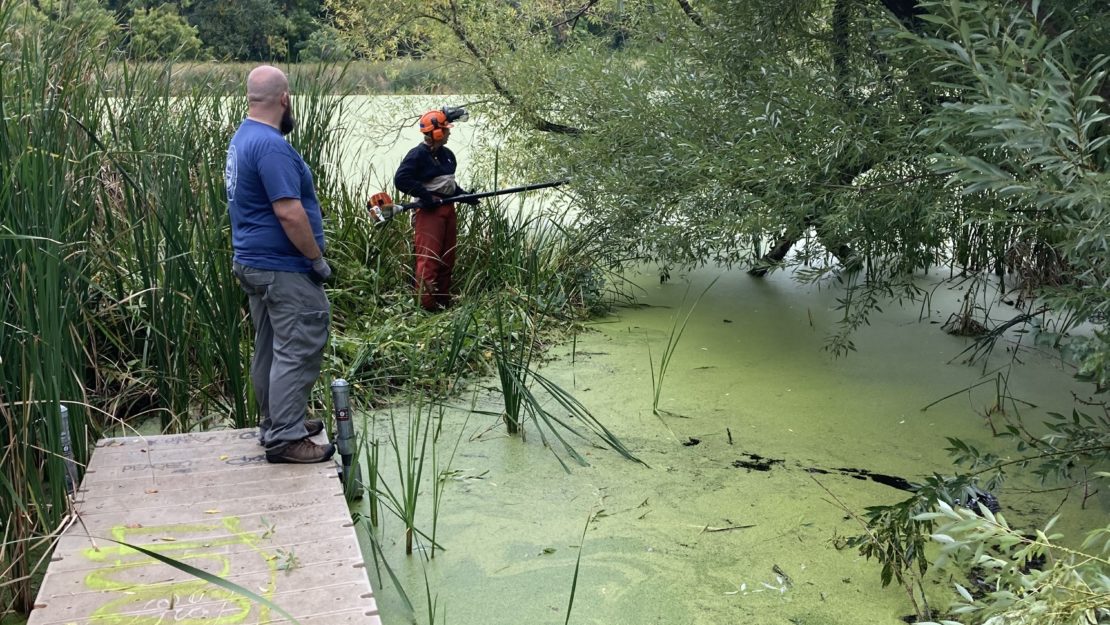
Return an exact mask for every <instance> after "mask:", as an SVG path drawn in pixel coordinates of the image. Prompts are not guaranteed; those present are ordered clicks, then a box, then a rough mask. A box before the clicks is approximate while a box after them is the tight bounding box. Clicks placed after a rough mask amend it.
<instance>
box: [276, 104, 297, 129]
mask: <svg viewBox="0 0 1110 625" xmlns="http://www.w3.org/2000/svg"><path fill="white" fill-rule="evenodd" d="M296 127H297V120H296V119H294V118H293V107H292V106H287V107H285V112H284V113H282V114H281V126H280V127H279V128H278V130H279V131H281V134H282V136H285V135H288V134H289V133H291V132H293V129H294V128H296Z"/></svg>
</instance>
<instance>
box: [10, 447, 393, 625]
mask: <svg viewBox="0 0 1110 625" xmlns="http://www.w3.org/2000/svg"><path fill="white" fill-rule="evenodd" d="M255 432H256V431H255V430H253V429H250V430H226V431H217V432H204V433H198V434H181V435H169V436H148V437H141V438H140V437H136V438H111V439H105V440H102V441H100V442H99V443H98V444H97V446H96V450H95V452H94V453H93V456H92V459H91V461H90V463H89V468H88V471H87V472H86V474H85V477H84V480H83V481H82V482H81V487H80V489H79V490H78V492H77V495H76V500H77V502H78V503H77V505H76V508H77V511H78V513H79V515H78V516H79V520H78V521H77V522H75V523H73V524H71V525H70V526H69V527H68V529H67V530H66V532H65V534H64V535H63V536H62V538H61V539H60V541H59V543H58V545H57V547H56V549H55V551H54V557H53V559H52V561H51V562H50V566H49V568H48V569H47V572H46V576H45V578H44V580H43V583H42V587H41V589H40V590H39V594H38V599H37V601H36V605H35V609H34V610H33V611H32V612H31V616H30V620H29V621H28V625H48V624H57V625H173V624H176V625H254V624H262V623H287V622H289V621H288V620H287V619H285V618H284V617H283V616H282V615H281V614H280V613H279V612H277V611H274V610H271V609H269V608H267V607H265V606H263V605H260V604H258V603H256V602H254V601H252V600H250V599H248V598H246V597H244V596H243V595H240V594H238V593H235V592H231V591H230V590H226V589H224V588H221V587H219V586H216V585H214V584H210V583H208V582H206V581H204V580H201V579H199V578H197V577H193V576H191V575H189V574H187V573H184V572H182V571H179V570H178V569H176V568H173V567H171V566H169V565H167V564H164V563H162V562H159V561H158V560H156V559H154V558H151V557H149V556H148V555H144V554H143V553H141V552H138V551H136V550H134V549H131V548H128V547H124V546H122V545H120V544H118V543H116V542H112V541H113V540H114V541H119V542H123V543H128V544H131V545H135V546H139V547H142V548H144V549H147V550H150V551H152V552H155V553H158V554H162V555H165V556H167V557H170V558H173V559H175V560H179V561H182V562H185V563H187V564H189V565H192V566H195V567H197V568H199V569H203V570H205V571H207V572H209V573H212V574H214V575H217V576H219V577H222V578H224V579H227V580H229V581H231V582H234V583H236V584H238V585H240V586H242V587H244V588H246V589H247V590H250V591H251V592H254V593H256V594H258V595H260V596H262V597H265V598H266V599H268V600H269V601H272V602H273V603H274V604H275V605H277V606H279V607H281V608H282V609H284V610H285V611H287V612H288V613H290V614H291V615H293V616H294V617H295V618H296V619H297V621H298V622H300V623H301V624H302V625H342V624H359V625H380V624H381V620H380V618H379V616H378V609H377V604H376V602H375V601H374V595H373V590H372V589H371V587H370V582H369V579H368V578H367V571H366V566H365V563H364V562H363V558H362V552H361V550H360V548H359V543H358V538H357V536H356V535H355V528H354V526H353V525H352V523H351V517H350V513H349V512H348V509H347V503H346V500H345V499H344V498H343V495H342V488H341V484H340V481H339V479H338V476H337V472H336V467H335V465H334V464H333V463H331V462H325V463H320V464H311V465H290V464H279V465H271V464H268V463H267V462H266V459H265V456H264V454H263V451H262V448H261V447H259V445H258V442H257V439H256V433H255ZM319 436H322V435H319ZM105 539H111V540H105Z"/></svg>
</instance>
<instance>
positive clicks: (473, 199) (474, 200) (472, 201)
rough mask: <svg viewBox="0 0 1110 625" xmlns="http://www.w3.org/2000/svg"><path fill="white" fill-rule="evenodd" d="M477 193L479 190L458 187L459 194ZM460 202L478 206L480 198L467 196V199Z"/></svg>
mask: <svg viewBox="0 0 1110 625" xmlns="http://www.w3.org/2000/svg"><path fill="white" fill-rule="evenodd" d="M475 193H477V191H467V190H466V189H463V188H462V187H459V189H458V194H459V195H473V194H475ZM459 202H460V203H462V204H469V205H470V206H477V205H478V198H476V197H471V198H467V199H465V200H459Z"/></svg>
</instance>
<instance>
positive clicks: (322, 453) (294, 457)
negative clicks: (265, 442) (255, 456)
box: [266, 438, 335, 464]
mask: <svg viewBox="0 0 1110 625" xmlns="http://www.w3.org/2000/svg"><path fill="white" fill-rule="evenodd" d="M333 454H335V445H332V444H331V443H328V444H327V445H317V444H316V443H313V442H312V441H310V440H308V439H307V438H302V439H301V440H299V441H297V442H295V443H289V444H288V445H286V446H285V448H284V449H281V450H279V451H267V452H266V462H270V463H273V464H280V463H291V464H312V463H313V462H324V461H326V460H329V459H331V457H332V455H333Z"/></svg>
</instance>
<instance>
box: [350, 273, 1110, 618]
mask: <svg viewBox="0 0 1110 625" xmlns="http://www.w3.org/2000/svg"><path fill="white" fill-rule="evenodd" d="M629 277H630V278H631V279H632V280H633V282H634V283H635V284H637V285H639V290H638V296H637V301H636V304H635V305H633V306H626V307H621V308H618V309H616V310H614V312H613V314H612V315H610V316H608V317H605V318H603V319H599V320H597V321H596V322H594V323H591V324H590V330H589V331H588V332H585V333H582V334H579V335H578V336H576V337H574V339H573V340H568V341H567V342H566V343H565V344H563V345H560V346H558V347H557V348H556V349H554V350H553V352H552V353H551V354H549V355H550V356H551V357H552V358H551V359H550V360H549V361H548V362H546V363H545V364H544V365H543V367H542V368H541V372H542V373H543V374H544V375H545V376H547V377H549V378H550V379H552V380H553V381H555V382H556V383H558V384H559V385H560V386H561V387H562V388H563V389H565V390H567V391H569V392H571V393H572V394H573V395H574V396H575V397H576V398H577V399H579V400H581V401H582V402H583V404H584V405H585V406H586V407H587V408H589V410H590V411H592V412H593V414H594V415H595V416H597V417H598V418H599V419H600V420H601V421H602V422H603V423H605V424H606V426H607V427H609V428H610V429H611V430H612V431H613V432H614V433H615V434H616V435H617V436H618V437H620V438H621V440H623V441H624V443H625V444H626V445H627V446H628V447H629V448H630V449H631V450H632V452H633V453H635V454H636V455H637V456H638V457H639V458H640V459H642V460H643V461H644V462H645V463H646V464H647V465H648V466H646V467H645V466H641V465H638V464H635V463H633V462H630V461H627V460H624V459H622V458H620V457H619V456H618V455H617V454H616V453H614V452H612V451H609V450H602V449H594V448H590V447H589V446H588V445H586V444H585V443H583V442H582V441H574V444H575V446H576V447H577V448H578V449H579V450H580V451H583V452H584V453H585V455H586V458H587V460H588V461H589V463H590V466H588V467H579V466H577V465H574V464H573V463H570V462H569V461H568V464H570V467H571V468H570V471H569V472H566V471H564V470H563V469H562V467H561V466H560V464H559V462H558V461H557V460H556V459H555V458H554V457H553V455H552V453H551V451H549V450H547V449H545V448H544V446H543V445H542V443H541V441H540V438H539V436H538V435H537V433H536V431H535V429H534V428H531V429H530V430H529V431H528V432H527V433H528V435H529V437H528V439H527V441H526V442H522V441H521V440H520V439H519V438H517V437H510V436H508V435H506V434H505V430H504V426H503V425H502V424H500V423H499V421H498V419H497V418H496V417H495V416H492V415H490V414H483V413H482V411H486V412H489V413H494V414H496V413H498V412H499V411H500V410H501V408H502V406H501V403H500V395H499V391H498V390H497V389H496V388H493V387H495V386H496V382H495V381H491V380H484V381H481V382H480V383H479V384H478V385H476V387H475V389H474V394H473V395H472V396H467V397H463V398H460V399H459V400H457V401H456V402H454V404H455V407H454V408H453V409H450V410H448V411H446V412H445V413H444V416H443V432H442V434H441V436H440V439H439V440H440V442H439V445H438V446H437V462H438V463H439V466H438V468H440V469H443V468H444V467H445V465H446V463H447V458H451V461H450V467H449V470H447V471H446V472H445V473H444V475H445V477H446V481H445V482H444V484H445V487H444V489H443V494H442V499H441V502H440V506H439V511H438V515H435V516H436V519H437V528H436V529H437V532H436V538H437V541H438V542H439V544H440V545H441V546H442V547H443V550H438V549H437V550H436V552H435V557H434V559H428V558H427V557H426V556H428V555H430V554H429V552H428V551H427V550H426V549H425V551H423V554H422V555H421V554H420V553H419V552H418V554H417V555H413V556H411V557H406V556H405V555H404V552H403V547H404V539H403V526H402V524H401V523H400V522H399V521H397V520H396V517H392V516H390V515H389V514H388V513H386V514H385V515H383V519H384V520H383V526H382V529H381V531H380V533H379V534H378V536H379V540H380V542H381V545H382V548H381V553H382V554H383V555H384V557H385V559H386V560H387V561H388V563H389V566H390V567H391V568H392V570H393V573H394V574H396V575H397V577H398V578H399V580H400V582H401V584H402V585H403V586H404V588H405V589H406V591H407V592H408V594H409V595H410V597H411V600H412V603H413V604H414V605H415V610H416V614H417V615H419V616H417V617H416V619H415V620H416V621H417V622H420V623H427V622H429V617H428V611H429V609H428V607H427V599H426V589H427V591H430V593H431V598H432V600H433V601H435V602H436V605H437V606H438V610H437V617H436V620H435V622H437V623H483V624H486V625H498V624H506V625H507V624H519V623H529V624H538V623H563V622H564V621H565V619H566V613H567V609H568V604H569V602H570V599H571V596H572V593H573V608H572V614H571V618H570V622H572V623H598V624H601V623H606V624H614V623H636V624H641V623H694V624H705V625H710V624H723V623H745V624H762V623H767V624H778V623H782V624H788V623H793V624H795V625H797V624H802V623H813V624H818V623H821V624H844V625H849V624H851V625H858V624H862V623H867V624H881V623H890V624H892V625H893V624H897V623H900V622H902V621H900V620H899V619H900V618H901V617H903V616H906V615H908V614H911V613H912V612H913V609H912V606H911V604H910V603H909V601H908V599H907V597H906V595H905V593H904V591H902V590H901V589H900V588H899V587H897V586H890V587H888V588H885V589H884V588H881V586H880V583H879V566H878V565H877V564H876V563H875V562H869V561H866V560H864V559H863V558H861V557H860V556H859V555H858V554H857V553H856V552H855V551H854V550H852V549H838V548H837V547H838V544H839V540H840V539H842V538H843V537H845V536H850V535H855V534H859V533H861V531H862V528H861V526H860V525H859V524H858V523H857V522H856V521H855V520H853V519H852V518H851V515H850V514H849V513H848V512H847V511H846V510H845V509H843V508H842V507H841V504H843V505H844V506H847V507H848V508H849V509H850V510H851V512H852V513H856V514H858V513H860V512H861V511H862V510H863V508H864V507H866V506H869V505H876V504H888V503H893V502H896V501H899V500H901V499H904V498H905V497H906V496H907V493H905V492H904V491H902V490H899V489H898V488H897V486H899V485H901V482H900V481H899V479H905V480H910V481H915V480H921V479H922V478H924V477H926V476H928V475H931V474H933V473H934V472H935V473H951V472H952V471H953V466H952V464H951V461H950V459H949V458H948V455H947V453H946V451H945V447H947V446H948V443H947V440H946V437H948V436H955V437H961V438H964V439H966V440H967V441H968V442H971V443H974V444H977V445H981V446H982V447H984V448H986V449H990V450H993V451H995V452H996V453H998V454H999V455H1001V456H1003V457H1006V456H1011V455H1012V454H1013V449H1012V446H1010V445H1008V444H1006V443H1004V442H1002V441H999V440H997V439H993V438H992V436H991V429H990V425H991V424H990V423H989V422H988V420H987V419H985V418H984V415H985V414H987V411H988V409H989V408H990V406H991V405H992V404H993V403H994V402H995V399H996V394H995V393H996V387H995V385H994V384H993V383H989V384H984V385H981V386H979V387H977V388H975V389H974V390H971V391H968V392H963V393H959V392H957V391H960V390H961V389H965V388H967V387H970V386H972V385H974V384H975V383H977V382H979V381H981V380H989V379H994V378H996V377H997V376H996V373H994V372H996V371H1002V372H1003V373H1004V374H1005V375H1007V376H1008V383H1009V391H1010V393H1011V394H1012V395H1014V396H1015V397H1016V398H1018V399H1019V400H1021V401H1022V402H1028V404H1029V405H1027V404H1025V403H1017V404H1014V405H1011V406H1010V407H1009V409H1010V410H1011V413H1012V412H1013V411H1014V410H1017V409H1020V411H1021V414H1022V416H1023V417H1024V418H1025V419H1026V420H1027V421H1029V422H1037V421H1039V420H1040V419H1042V418H1043V417H1044V415H1045V413H1046V412H1047V411H1052V410H1055V411H1061V412H1069V411H1070V410H1071V406H1072V392H1075V393H1078V394H1080V395H1081V396H1089V394H1090V391H1091V388H1090V387H1085V386H1083V385H1081V384H1079V383H1077V382H1075V381H1074V380H1073V379H1072V378H1071V373H1072V370H1071V367H1069V366H1068V365H1066V364H1064V363H1062V362H1061V361H1060V359H1059V358H1058V357H1057V356H1056V355H1055V354H1054V352H1052V351H1051V350H1047V349H1046V350H1041V349H1039V348H1030V347H1029V346H1028V343H1029V340H1028V338H1027V339H1026V340H1025V341H1024V342H1025V346H1021V347H1019V346H1017V345H1016V344H1015V343H1013V342H1012V341H1011V342H1007V343H1006V348H1005V349H1003V348H1002V347H1001V346H1000V347H999V348H998V349H996V350H995V354H994V356H993V360H992V361H991V362H990V363H989V364H988V365H987V367H986V372H987V373H986V374H984V369H983V367H982V365H979V366H974V367H972V366H968V365H966V364H963V363H962V362H961V361H960V358H959V354H960V352H961V351H962V350H963V349H964V348H965V347H967V345H968V344H969V339H964V338H958V337H953V336H949V335H947V334H945V333H944V332H943V331H942V330H941V329H940V325H941V324H942V323H943V322H944V320H945V319H946V318H947V315H948V314H949V312H950V311H951V310H953V309H955V307H956V299H957V297H958V296H959V295H960V293H959V292H956V291H948V290H947V289H946V287H944V286H941V287H940V288H938V289H937V290H936V292H935V293H934V297H933V300H932V308H931V309H926V310H924V311H923V310H921V309H920V308H919V307H917V306H910V307H906V308H901V309H900V308H897V307H892V308H890V309H887V310H886V312H885V313H883V314H878V315H876V316H875V317H874V318H873V319H872V323H871V325H870V326H868V327H865V328H864V329H863V330H861V331H860V332H859V334H858V335H857V336H856V337H855V343H856V345H857V347H858V351H857V352H855V353H852V354H851V355H849V356H847V357H842V358H835V357H833V356H832V355H831V354H830V353H828V352H826V351H824V350H823V349H822V346H823V344H824V341H825V339H826V337H827V335H828V334H829V333H830V332H831V331H832V330H833V327H834V324H835V321H836V319H837V311H836V310H835V307H836V299H835V298H836V296H837V295H838V293H837V292H836V291H835V290H833V289H827V288H825V289H822V288H818V287H817V286H812V285H801V284H798V283H797V282H796V281H794V280H793V279H792V277H791V276H790V275H788V274H786V273H777V274H773V275H771V276H769V277H767V278H764V279H759V278H753V277H751V276H749V275H747V274H746V273H744V272H743V271H740V270H735V269H734V270H731V271H726V270H723V269H703V270H699V271H696V272H693V273H690V274H683V275H679V276H676V277H675V278H674V279H672V280H670V281H668V282H666V283H660V281H659V279H658V275H657V274H656V273H654V272H653V271H651V270H650V269H645V270H642V271H639V272H634V273H633V274H631V275H630V276H629ZM714 279H716V282H715V283H713V285H712V287H711V288H709V290H708V292H706V293H705V295H704V296H703V297H701V298H700V299H699V298H698V296H699V294H701V293H702V291H704V290H705V289H706V288H707V286H708V285H709V284H710V283H711V282H712V281H713V280H714ZM936 279H937V278H933V277H923V278H922V280H923V285H928V286H934V285H935V284H936ZM695 301H696V306H694V304H695ZM692 306H694V307H693V312H692V314H691V316H690V319H689V323H688V325H687V326H686V327H685V330H684V333H683V335H682V336H681V338H680V340H679V341H678V343H677V347H676V349H675V351H674V354H673V356H672V359H671V362H670V364H669V368H668V370H667V373H666V376H665V377H664V378H663V380H662V391H661V394H660V402H659V408H661V409H662V410H663V411H665V412H663V413H662V414H663V416H662V417H660V416H656V415H655V414H654V413H653V409H652V408H653V393H654V391H653V384H652V369H653V363H654V368H655V375H656V376H658V369H659V363H660V357H661V355H662V353H663V351H664V349H665V347H666V345H667V342H668V337H669V336H670V335H671V333H672V329H673V328H675V327H676V326H675V324H676V318H677V319H679V323H681V319H682V318H683V317H685V315H686V313H687V312H688V311H689V310H690V309H691V307H692ZM922 315H924V317H925V318H924V319H919V317H921V316H922ZM1015 349H1019V350H1020V351H1019V355H1020V360H1021V362H1022V364H1020V365H1017V366H1014V367H1012V368H1011V367H1007V366H1006V365H1007V364H1008V363H1010V362H1011V359H1012V357H1013V355H1014V351H1013V350H1015ZM1000 368H1001V369H1000ZM953 393H955V395H954V396H953V397H951V398H949V399H946V400H944V401H940V402H939V403H935V404H934V402H937V400H940V399H942V398H944V397H946V396H948V395H950V394H953ZM930 404H934V405H932V406H931V407H929V408H928V410H923V408H925V407H926V406H930ZM1034 405H1035V406H1036V407H1032V406H1034ZM475 410H477V411H478V412H475ZM389 414H390V413H389V412H388V411H385V412H379V413H375V414H373V415H369V417H370V418H372V419H373V420H374V423H375V425H374V426H373V427H374V428H375V430H376V434H375V436H376V437H377V438H378V440H380V441H385V440H387V439H388V436H387V430H388V426H387V425H385V424H386V423H388V419H389ZM392 414H393V418H394V419H400V420H401V421H402V422H403V421H405V419H406V417H405V415H404V408H398V407H395V408H394V409H393V410H392ZM995 419H996V423H995V425H999V424H1000V422H998V421H997V417H996V418H995ZM529 427H531V426H529ZM401 436H403V434H401ZM456 445H457V449H454V448H455V447H456ZM382 453H383V456H382V459H381V460H380V463H381V464H382V465H383V466H385V465H392V464H393V463H395V460H394V459H393V456H392V455H391V454H392V452H391V451H383V452H382ZM452 453H453V456H452ZM564 456H565V455H564ZM426 460H427V459H426ZM428 464H429V465H430V461H429V462H428ZM425 471H426V472H428V473H430V472H431V469H430V468H427V467H426V468H425ZM384 472H385V473H386V474H387V475H392V474H393V473H395V471H394V472H392V473H391V472H389V471H384ZM394 478H395V475H394ZM386 479H390V478H386ZM425 481H426V483H425V488H424V489H423V490H422V494H421V499H422V502H421V506H423V507H422V508H421V511H420V513H419V514H418V518H417V526H418V527H419V528H421V529H423V530H424V531H425V532H430V526H431V521H432V518H433V514H432V513H431V510H430V504H429V502H430V501H431V500H432V498H433V494H434V489H433V488H432V487H431V481H430V480H429V479H426V480H425ZM1039 488H1040V487H1039V486H1038V485H1037V484H1036V483H1035V482H1034V480H1033V479H1032V478H1029V479H1026V478H1014V479H1011V480H1010V481H1008V482H1007V483H1006V484H1005V486H1004V487H1003V488H1002V489H1001V491H1000V492H999V493H997V494H998V497H999V499H1000V501H1001V503H1002V507H1003V512H1004V513H1005V515H1006V516H1007V518H1008V519H1010V521H1011V523H1012V524H1013V525H1015V526H1017V527H1021V528H1032V527H1040V526H1043V524H1044V523H1045V522H1047V521H1048V519H1049V518H1050V517H1052V516H1053V515H1054V514H1055V513H1056V510H1057V508H1058V507H1059V511H1060V512H1061V513H1062V514H1063V517H1062V519H1061V521H1060V523H1059V524H1058V525H1057V529H1058V530H1059V531H1061V532H1063V533H1065V534H1066V535H1067V536H1068V539H1069V542H1071V543H1073V544H1078V543H1079V542H1080V541H1081V539H1082V533H1083V531H1084V529H1090V528H1092V527H1095V526H1097V525H1099V524H1101V523H1102V522H1104V521H1105V519H1106V511H1107V509H1108V508H1110V497H1108V496H1107V495H1106V494H1102V495H1098V496H1096V497H1094V498H1091V499H1089V500H1087V501H1086V507H1085V509H1084V508H1082V507H1081V502H1080V499H1081V497H1080V496H1079V495H1075V496H1072V497H1069V498H1068V499H1067V501H1065V502H1064V503H1063V505H1062V506H1061V505H1060V502H1061V499H1062V494H1061V493H1059V492H1057V493H1037V492H1034V491H1036V490H1038V489H1039ZM362 509H363V511H365V510H366V504H365V502H364V503H363V507H362ZM587 519H589V523H588V524H587ZM424 546H425V547H426V546H427V541H424ZM579 557H580V558H581V560H580V562H579ZM367 562H368V563H369V564H370V565H371V566H370V569H371V574H372V579H373V580H374V582H375V588H376V589H377V593H378V596H379V602H380V606H381V608H382V612H383V615H384V617H385V618H386V622H387V623H396V622H407V621H408V620H409V619H410V618H411V617H410V616H408V612H407V610H406V608H405V607H404V605H403V602H402V600H401V599H400V598H399V595H398V593H397V592H396V588H395V584H394V583H393V582H392V581H391V579H390V577H389V574H388V573H387V572H386V570H385V568H384V567H382V566H379V571H380V577H378V575H377V574H376V573H375V572H374V566H373V562H374V557H373V554H372V552H371V550H370V549H369V547H367ZM576 564H577V566H578V571H577V580H575V571H576ZM930 583H931V584H932V587H931V591H932V592H933V593H934V594H935V595H937V596H939V594H938V593H937V592H936V591H937V590H938V589H939V588H940V586H941V585H947V584H948V583H949V580H948V579H947V578H946V577H944V576H941V575H933V576H931V577H930ZM939 607H944V606H943V602H942V603H941V605H940V606H939Z"/></svg>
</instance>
